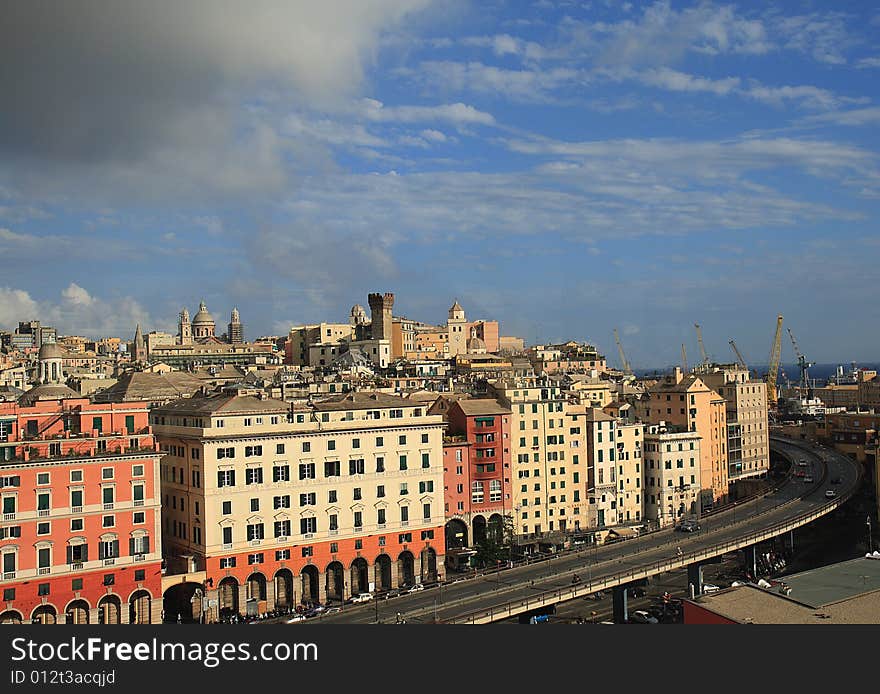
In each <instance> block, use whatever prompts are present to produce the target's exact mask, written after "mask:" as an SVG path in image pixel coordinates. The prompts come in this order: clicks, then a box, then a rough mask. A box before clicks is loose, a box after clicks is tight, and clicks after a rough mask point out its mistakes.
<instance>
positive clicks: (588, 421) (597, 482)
mask: <svg viewBox="0 0 880 694" xmlns="http://www.w3.org/2000/svg"><path fill="white" fill-rule="evenodd" d="M584 420H585V427H584V443H585V449H586V456H587V466H588V469H589V471H590V475H589V477H588V479H587V493H588V494H589V497H588V502H589V511H588V513H589V516H588V518H589V525H590V526H591V527H594V528H605V527H608V526H611V525H617V466H616V460H617V456H616V452H617V445H616V441H615V435H616V433H617V432H616V429H617V426H616V425H617V421H616V420H615V419H614V417H612V416H610V415H607V414H605V413H604V412H603V411H602V410H600V409H597V408H593V407H587V408H586V410H585V418H584Z"/></svg>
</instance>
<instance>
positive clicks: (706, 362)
mask: <svg viewBox="0 0 880 694" xmlns="http://www.w3.org/2000/svg"><path fill="white" fill-rule="evenodd" d="M694 328H696V329H697V344H699V345H700V356H701V357H702V358H703V361H702V362H701V363H700V365H701V366H708V365H709V356H708V355H707V354H706V348H705V346H703V329H702V328H701V327H700V324H699V323H694Z"/></svg>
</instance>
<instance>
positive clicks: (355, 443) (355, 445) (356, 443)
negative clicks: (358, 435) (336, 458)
mask: <svg viewBox="0 0 880 694" xmlns="http://www.w3.org/2000/svg"><path fill="white" fill-rule="evenodd" d="M351 447H352V448H360V447H361V440H360V439H352V440H351Z"/></svg>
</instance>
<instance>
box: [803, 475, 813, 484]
mask: <svg viewBox="0 0 880 694" xmlns="http://www.w3.org/2000/svg"><path fill="white" fill-rule="evenodd" d="M812 483H813V478H812V477H810V476H809V475H807V476H806V477H804V484H812Z"/></svg>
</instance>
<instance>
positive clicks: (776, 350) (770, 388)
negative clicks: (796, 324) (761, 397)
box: [765, 313, 782, 408]
mask: <svg viewBox="0 0 880 694" xmlns="http://www.w3.org/2000/svg"><path fill="white" fill-rule="evenodd" d="M781 355H782V314H781V313H780V314H779V315H778V316H776V335H775V336H774V337H773V344H772V346H771V347H770V362H769V367H768V368H767V376H766V379H765V380H766V382H767V404H768V405H770V407H771V408H775V407H776V403H777V400H778V398H777V396H776V378H777V377H778V376H779V358H780V356H781Z"/></svg>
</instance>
